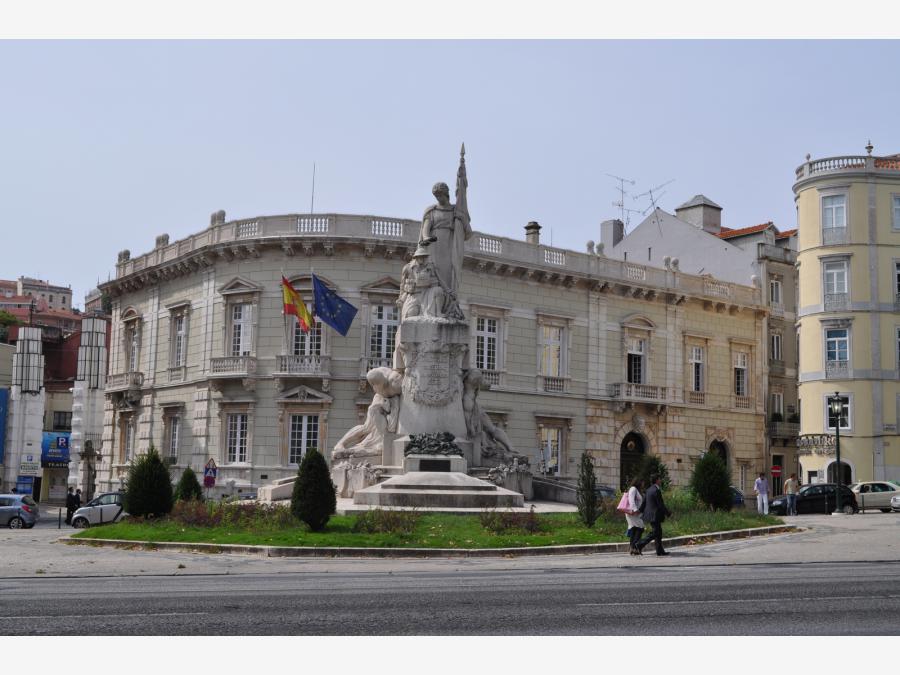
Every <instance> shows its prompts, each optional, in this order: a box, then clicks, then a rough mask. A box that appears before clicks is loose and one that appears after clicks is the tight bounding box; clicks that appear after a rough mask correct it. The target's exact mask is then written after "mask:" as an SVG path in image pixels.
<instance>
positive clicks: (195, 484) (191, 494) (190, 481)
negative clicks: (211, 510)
mask: <svg viewBox="0 0 900 675" xmlns="http://www.w3.org/2000/svg"><path fill="white" fill-rule="evenodd" d="M191 499H196V500H197V501H203V488H202V487H200V481H198V480H197V474H196V473H194V470H193V469H192V468H191V467H188V468H186V469H185V470H184V473H183V474H181V478H180V479H179V480H178V485H176V486H175V501H179V500H180V501H189V500H191Z"/></svg>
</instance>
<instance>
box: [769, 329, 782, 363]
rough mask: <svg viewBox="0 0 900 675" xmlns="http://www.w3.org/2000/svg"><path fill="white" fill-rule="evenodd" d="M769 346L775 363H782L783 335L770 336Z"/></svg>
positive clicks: (774, 334)
mask: <svg viewBox="0 0 900 675" xmlns="http://www.w3.org/2000/svg"><path fill="white" fill-rule="evenodd" d="M769 345H770V347H771V350H772V360H773V361H781V360H783V359H782V354H781V333H772V334H771V335H770V336H769Z"/></svg>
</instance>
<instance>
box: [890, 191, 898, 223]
mask: <svg viewBox="0 0 900 675" xmlns="http://www.w3.org/2000/svg"><path fill="white" fill-rule="evenodd" d="M891 201H892V206H893V209H892V213H893V214H894V218H893V226H894V229H895V230H900V195H894V197H893V199H892V200H891Z"/></svg>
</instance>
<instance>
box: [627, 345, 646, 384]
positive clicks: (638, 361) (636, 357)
mask: <svg viewBox="0 0 900 675" xmlns="http://www.w3.org/2000/svg"><path fill="white" fill-rule="evenodd" d="M645 348H646V342H645V341H644V340H641V339H637V338H632V339H629V340H628V363H627V366H626V367H627V372H626V378H627V381H628V382H630V383H631V384H644V377H645V370H646V369H645V368H644V351H645Z"/></svg>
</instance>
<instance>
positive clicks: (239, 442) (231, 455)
mask: <svg viewBox="0 0 900 675" xmlns="http://www.w3.org/2000/svg"><path fill="white" fill-rule="evenodd" d="M248 417H249V416H248V415H247V413H231V414H229V415H228V416H227V417H226V429H225V449H226V459H227V461H228V462H230V463H233V462H246V461H247V439H248V436H249V426H248V425H249V420H248Z"/></svg>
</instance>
